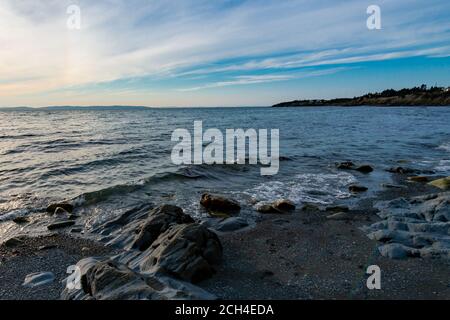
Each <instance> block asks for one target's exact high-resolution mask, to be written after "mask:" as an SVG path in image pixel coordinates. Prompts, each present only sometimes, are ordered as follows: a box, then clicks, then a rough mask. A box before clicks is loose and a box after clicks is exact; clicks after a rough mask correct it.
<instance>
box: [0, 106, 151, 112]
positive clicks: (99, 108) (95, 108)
mask: <svg viewBox="0 0 450 320" xmlns="http://www.w3.org/2000/svg"><path fill="white" fill-rule="evenodd" d="M148 109H149V107H141V106H90V107H80V106H54V107H42V108H30V107H13V108H1V107H0V111H80V110H83V111H131V110H133V111H135V110H148Z"/></svg>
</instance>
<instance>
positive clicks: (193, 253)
mask: <svg viewBox="0 0 450 320" xmlns="http://www.w3.org/2000/svg"><path fill="white" fill-rule="evenodd" d="M148 250H149V253H150V254H149V255H147V256H146V257H145V258H144V259H143V261H142V263H141V265H140V268H141V270H142V271H144V272H153V273H163V274H168V275H172V276H175V277H177V278H179V279H182V280H186V281H190V282H199V281H201V280H204V279H207V278H209V277H211V276H212V275H213V273H214V269H213V265H215V264H217V263H219V262H220V261H221V258H222V245H221V243H220V240H219V238H218V237H217V235H216V234H215V233H214V232H212V231H210V230H208V229H207V228H206V227H204V226H202V225H198V224H182V225H175V226H172V227H171V228H170V229H168V230H167V231H166V232H165V233H163V234H162V235H160V236H159V238H158V239H157V240H156V241H155V242H153V244H152V246H151V247H150V248H149V249H148Z"/></svg>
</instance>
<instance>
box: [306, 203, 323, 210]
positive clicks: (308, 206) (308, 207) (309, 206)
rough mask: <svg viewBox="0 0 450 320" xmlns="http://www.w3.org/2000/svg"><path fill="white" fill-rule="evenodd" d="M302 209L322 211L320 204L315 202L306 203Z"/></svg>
mask: <svg viewBox="0 0 450 320" xmlns="http://www.w3.org/2000/svg"><path fill="white" fill-rule="evenodd" d="M301 210H302V211H320V208H319V206H317V205H315V204H313V203H305V204H304V205H303V207H302V209H301Z"/></svg>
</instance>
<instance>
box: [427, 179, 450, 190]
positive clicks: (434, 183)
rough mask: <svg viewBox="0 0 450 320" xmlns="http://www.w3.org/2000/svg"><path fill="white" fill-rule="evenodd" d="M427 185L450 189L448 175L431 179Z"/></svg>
mask: <svg viewBox="0 0 450 320" xmlns="http://www.w3.org/2000/svg"><path fill="white" fill-rule="evenodd" d="M429 185H431V186H433V187H436V188H439V189H442V190H450V177H447V178H443V179H438V180H434V181H431V182H430V183H429Z"/></svg>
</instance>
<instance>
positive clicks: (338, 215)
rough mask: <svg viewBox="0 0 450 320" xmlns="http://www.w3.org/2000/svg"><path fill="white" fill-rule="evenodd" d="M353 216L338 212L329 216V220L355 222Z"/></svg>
mask: <svg viewBox="0 0 450 320" xmlns="http://www.w3.org/2000/svg"><path fill="white" fill-rule="evenodd" d="M353 218H354V217H353V215H351V214H350V213H348V212H338V213H335V214H332V215H329V216H328V217H327V219H328V220H337V221H343V220H353Z"/></svg>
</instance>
